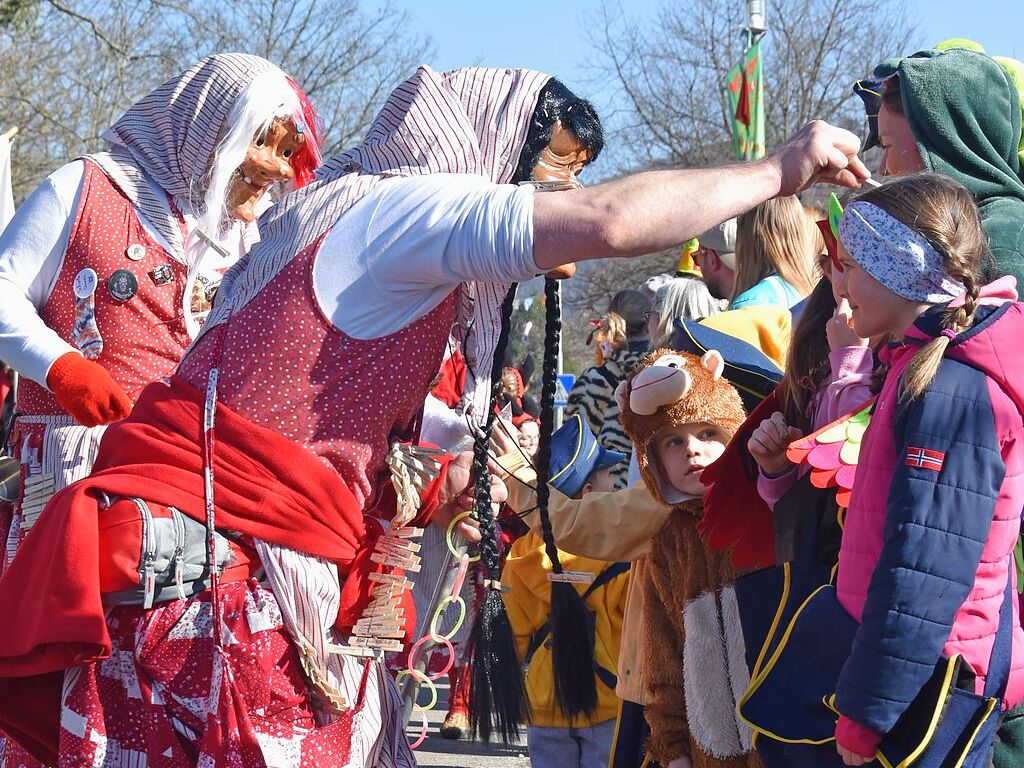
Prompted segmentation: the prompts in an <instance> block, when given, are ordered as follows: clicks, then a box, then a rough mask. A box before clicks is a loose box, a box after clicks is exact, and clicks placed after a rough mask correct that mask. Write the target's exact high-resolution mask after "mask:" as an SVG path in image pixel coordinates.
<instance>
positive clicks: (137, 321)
mask: <svg viewBox="0 0 1024 768" xmlns="http://www.w3.org/2000/svg"><path fill="white" fill-rule="evenodd" d="M132 245H141V246H143V247H144V248H145V255H144V256H143V257H142V258H141V259H140V260H138V261H134V260H132V259H129V258H128V255H127V254H128V248H129V247H130V246H132ZM164 266H166V267H168V268H170V270H171V272H172V274H173V279H172V280H171V281H169V282H167V283H164V284H160V285H158V284H157V282H156V281H155V280H154V279H153V278H152V277H150V272H151V271H153V270H154V269H157V268H159V267H164ZM87 267H88V268H91V269H93V270H95V272H96V274H97V276H98V277H99V282H98V284H97V286H96V292H95V294H94V299H95V305H96V324H97V326H98V327H99V332H100V336H101V337H102V338H103V352H102V353H101V354H100V356H99V357H98V358H97V359H96V362H97V363H99V364H100V365H102V366H103V367H104V368H106V369H107V370H108V371H109V372H110V375H111V376H112V377H113V378H114V381H116V382H117V383H118V384H120V385H121V386H122V387H123V388H124V390H125V392H127V393H128V397H129V398H130V399H131V400H132V402H134V401H135V399H136V398H137V397H138V395H139V392H141V391H142V388H143V387H144V386H146V385H147V384H149V383H150V382H152V381H155V380H157V379H159V378H161V377H163V376H166V375H167V374H169V373H172V372H173V371H174V367H175V366H176V365H177V364H178V361H179V360H180V359H181V356H182V355H183V354H184V352H185V348H186V347H187V346H188V344H189V338H188V333H187V331H186V329H185V322H184V318H183V315H182V313H183V311H184V310H183V302H182V294H183V291H184V290H185V285H186V282H187V269H186V268H185V266H184V265H183V264H181V263H180V262H179V261H176V260H175V259H174V258H172V257H171V256H170V254H168V253H167V251H165V250H164V249H163V248H162V247H161V246H160V245H158V244H157V242H156V241H155V240H154V239H153V238H152V237H150V235H149V233H148V232H146V229H145V228H144V227H143V226H142V223H141V222H140V221H139V217H138V214H137V213H136V211H135V207H134V206H133V205H132V203H131V201H130V200H129V199H128V198H127V197H125V196H124V194H123V193H122V192H121V190H119V189H118V188H117V187H116V186H114V184H113V183H112V182H111V181H110V179H109V178H108V177H107V176H106V174H104V173H103V171H101V170H100V169H99V168H98V167H97V166H96V165H94V164H93V163H92V162H91V161H89V160H86V161H85V175H84V178H83V180H82V191H81V195H80V202H79V205H78V211H77V212H76V214H75V222H74V225H73V227H72V230H71V236H70V239H69V242H68V248H67V251H66V253H65V254H64V262H63V264H62V265H61V268H60V273H59V274H58V276H57V281H56V283H55V284H54V286H53V290H52V291H51V292H50V297H49V298H48V299H47V300H46V303H45V304H44V305H43V307H42V309H41V310H40V312H39V316H40V317H41V318H42V319H43V322H45V323H46V325H47V326H49V327H50V328H52V329H53V330H54V331H56V332H57V334H58V335H59V336H60V337H61V338H62V339H64V340H66V341H68V342H69V343H72V344H73V342H72V341H71V330H72V327H73V325H74V322H75V292H74V288H73V284H74V280H75V276H76V275H77V274H78V273H79V272H80V271H81V270H83V269H85V268H87ZM119 269H126V270H128V271H130V272H131V273H132V274H133V275H135V279H136V280H137V281H138V291H137V292H136V293H135V295H134V296H132V297H131V298H130V299H128V300H127V301H118V300H117V299H115V298H114V297H113V296H112V295H111V293H110V291H109V290H108V289H107V280H109V278H110V276H111V275H112V274H113V273H114V272H116V271H117V270H119ZM18 410H19V411H20V412H21V413H24V414H40V415H49V414H61V413H64V409H63V408H61V407H60V406H59V405H58V404H57V401H56V399H54V397H53V395H52V394H51V393H50V392H49V391H48V390H46V389H45V388H44V387H42V386H40V385H39V384H37V383H35V382H34V381H30V380H28V379H23V380H22V382H21V384H20V385H19V387H18Z"/></svg>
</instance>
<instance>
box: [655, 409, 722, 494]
mask: <svg viewBox="0 0 1024 768" xmlns="http://www.w3.org/2000/svg"><path fill="white" fill-rule="evenodd" d="M727 442H729V436H728V435H727V434H726V433H725V431H724V430H723V429H722V428H721V427H717V426H715V425H714V424H706V423H695V424H682V425H680V426H674V427H663V428H662V429H661V430H660V431H659V432H658V434H657V435H655V436H654V458H655V460H656V461H657V462H658V464H659V466H660V468H661V471H662V474H663V477H664V478H665V480H667V481H668V482H669V483H670V484H671V485H672V486H673V487H674V488H675V489H676V490H677V491H679V492H680V493H685V494H689V495H691V496H703V495H704V494H705V493H706V492H707V487H705V486H704V485H703V484H701V482H700V478H701V475H702V474H703V473H704V468H705V467H706V466H708V465H709V464H711V463H712V462H713V461H714V460H715V459H717V458H718V457H719V456H721V455H722V453H723V452H724V451H725V444H726V443H727Z"/></svg>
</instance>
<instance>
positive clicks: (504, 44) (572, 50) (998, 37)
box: [395, 0, 1024, 114]
mask: <svg viewBox="0 0 1024 768" xmlns="http://www.w3.org/2000/svg"><path fill="white" fill-rule="evenodd" d="M663 1H664V0H623V6H624V7H626V8H628V9H629V11H628V14H629V15H631V16H635V17H638V18H649V17H651V16H652V15H653V14H654V12H655V11H656V10H657V8H658V7H659V5H660V4H661V2H663ZM720 1H721V2H722V3H726V2H734V3H739V4H741V5H745V2H744V0H720ZM600 2H601V0H546V1H543V0H512V1H511V2H509V0H499V1H497V2H496V1H495V0H484V2H481V1H480V0H419V1H418V2H417V1H415V0H405V2H402V0H397V1H396V3H395V4H396V5H397V6H398V7H403V6H404V7H405V8H407V9H408V11H409V13H410V15H411V17H412V20H413V22H414V23H415V24H416V25H417V27H418V28H419V29H420V30H421V31H422V32H424V33H425V34H428V35H430V36H431V37H432V38H433V40H434V47H435V51H436V52H435V54H434V56H433V58H432V60H430V61H428V62H427V63H429V64H430V65H431V66H433V67H435V68H436V69H450V68H452V67H458V66H465V65H467V64H485V65H489V66H524V67H532V68H534V69H540V70H543V71H545V72H550V73H552V74H555V75H557V76H558V77H560V78H561V79H562V80H563V81H564V82H565V83H566V84H568V85H570V87H572V88H573V89H574V90H576V91H577V92H578V93H580V94H581V95H585V96H587V97H589V98H590V99H592V100H593V101H594V103H595V106H597V108H598V111H599V112H604V113H605V114H608V107H609V105H610V102H611V101H612V97H611V93H610V92H609V90H608V87H609V86H606V85H605V84H603V83H600V82H595V81H594V80H593V76H592V75H591V74H590V73H588V71H587V62H588V58H593V57H594V50H593V48H592V46H591V44H590V42H589V40H588V37H587V33H586V28H587V26H588V18H593V16H594V15H596V12H595V10H594V9H595V8H599V7H600ZM905 4H906V8H907V16H908V17H909V18H910V19H911V21H912V22H913V23H915V25H916V27H917V35H916V38H917V40H916V42H917V43H918V44H919V45H920V46H921V47H923V46H924V45H925V44H930V43H934V42H938V41H939V40H944V39H946V38H949V37H970V38H973V39H975V40H977V41H978V42H980V43H981V44H982V45H984V46H985V48H986V50H987V51H988V52H989V53H990V54H1001V55H1005V56H1014V57H1015V58H1024V27H1022V25H1021V20H1022V14H1021V10H1020V9H1021V0H973V2H971V1H970V0H905ZM767 5H768V25H769V27H770V26H771V12H772V5H773V3H772V0H767ZM539 28H540V29H542V30H543V31H539ZM893 53H895V52H893ZM869 58H870V57H869ZM851 74H853V73H851Z"/></svg>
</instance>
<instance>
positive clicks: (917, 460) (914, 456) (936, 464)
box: [903, 445, 946, 472]
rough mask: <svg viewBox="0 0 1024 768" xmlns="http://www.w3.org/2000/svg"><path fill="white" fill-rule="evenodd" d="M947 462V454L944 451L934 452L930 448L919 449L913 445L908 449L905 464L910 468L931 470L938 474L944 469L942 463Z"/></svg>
mask: <svg viewBox="0 0 1024 768" xmlns="http://www.w3.org/2000/svg"><path fill="white" fill-rule="evenodd" d="M945 460H946V454H944V453H943V452H942V451H933V450H931V449H929V448H917V447H916V446H913V445H912V446H910V447H909V448H907V455H906V457H905V458H904V459H903V463H904V464H906V465H907V466H908V467H916V468H917V469H931V470H934V471H935V472H938V471H939V470H941V469H942V463H943V462H944V461H945Z"/></svg>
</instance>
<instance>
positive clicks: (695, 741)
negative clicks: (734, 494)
mask: <svg viewBox="0 0 1024 768" xmlns="http://www.w3.org/2000/svg"><path fill="white" fill-rule="evenodd" d="M723 368H724V361H723V359H722V356H721V355H720V354H719V353H718V352H716V351H713V350H712V351H709V352H708V353H707V354H705V355H704V356H703V357H697V356H695V355H691V354H688V353H677V352H673V351H671V350H667V349H662V350H658V351H656V352H654V353H652V354H651V355H650V356H649V357H648V358H647V359H646V360H645V361H644V363H643V364H642V365H641V366H640V367H639V368H638V369H637V370H636V372H635V373H634V374H633V375H632V376H630V378H629V379H627V380H626V381H625V382H623V384H622V385H620V387H619V389H618V391H617V392H616V398H617V399H618V401H619V407H620V412H621V417H622V425H623V427H624V429H625V430H626V432H627V433H628V434H629V437H630V439H631V440H632V442H633V446H634V450H635V451H636V456H637V462H638V464H639V466H640V473H641V475H642V477H643V480H644V484H645V485H646V487H647V489H648V491H649V492H650V493H651V494H652V495H653V496H654V497H655V498H656V499H657V500H658V501H660V502H661V503H662V504H664V505H665V506H667V507H669V508H671V510H672V511H671V513H670V514H669V516H668V519H667V520H666V521H665V523H664V525H663V527H662V528H661V530H660V531H659V532H658V533H657V534H656V535H655V536H654V539H653V541H652V542H651V549H650V554H649V556H648V559H647V567H646V568H645V569H644V570H643V572H642V590H643V598H644V609H643V617H642V632H641V635H642V652H643V657H644V668H645V670H646V675H647V679H646V688H647V695H648V701H647V706H646V710H645V715H646V718H647V722H648V725H649V726H650V729H651V735H650V738H649V740H648V743H647V749H648V754H649V756H650V758H651V759H652V760H653V761H656V762H657V763H659V764H661V765H662V766H667V767H668V768H690V767H691V766H692V768H711V767H712V766H715V767H718V766H723V767H728V768H748V767H753V766H759V765H760V762H759V760H758V759H757V756H756V754H755V753H753V752H752V751H751V740H750V737H751V732H750V730H749V729H748V728H747V727H746V726H745V725H744V724H742V723H740V722H739V721H738V719H737V717H736V711H735V710H736V699H737V697H739V696H740V695H741V694H742V693H743V691H744V690H745V688H746V684H747V682H748V680H749V675H748V672H747V667H746V664H745V662H744V645H743V636H742V633H741V630H740V621H739V612H738V609H737V605H736V597H735V594H734V592H733V589H732V587H731V585H732V583H733V581H734V580H735V579H736V577H737V575H738V573H737V572H736V570H735V568H734V567H733V565H732V563H731V561H730V558H729V552H728V551H725V552H714V551H711V550H709V549H708V547H707V546H706V545H705V543H704V542H703V541H702V540H701V538H700V534H699V533H698V531H697V523H698V521H699V520H700V517H701V515H702V514H703V496H704V493H705V492H706V491H707V488H706V487H705V486H704V485H703V484H702V483H701V475H702V473H703V470H704V468H705V467H707V466H708V465H709V464H710V463H711V462H713V461H714V460H715V459H717V458H718V457H719V456H720V455H721V454H722V453H723V452H724V450H725V446H726V444H727V443H728V442H729V440H730V439H731V437H732V435H733V433H734V432H735V431H736V430H737V429H738V428H739V426H740V425H741V424H742V423H743V420H744V418H745V413H744V409H743V403H742V401H741V400H740V397H739V394H738V393H737V391H736V390H735V389H734V388H733V386H732V385H731V384H729V382H728V381H726V380H725V379H723V378H722V371H723Z"/></svg>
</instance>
